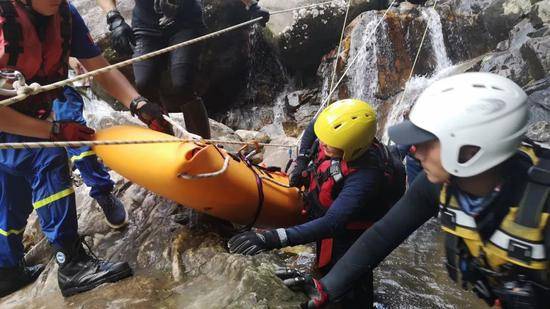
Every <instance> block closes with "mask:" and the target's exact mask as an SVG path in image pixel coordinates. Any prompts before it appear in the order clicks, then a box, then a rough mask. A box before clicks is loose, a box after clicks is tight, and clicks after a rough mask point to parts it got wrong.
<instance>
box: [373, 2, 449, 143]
mask: <svg viewBox="0 0 550 309" xmlns="http://www.w3.org/2000/svg"><path fill="white" fill-rule="evenodd" d="M421 14H422V17H423V18H424V19H425V20H426V24H427V27H428V34H429V38H430V42H431V50H432V56H433V57H434V59H435V63H436V66H435V71H434V73H433V74H432V75H431V76H418V75H415V76H413V77H412V78H411V79H410V80H409V81H408V82H407V85H406V86H405V89H406V93H405V92H402V93H401V94H399V95H398V96H397V98H395V101H394V104H392V107H391V110H390V112H389V114H388V117H387V121H386V125H385V128H384V133H383V136H382V140H383V141H384V142H387V141H388V140H389V138H388V133H387V130H386V129H387V128H388V127H389V126H391V125H393V124H395V123H398V122H399V121H401V120H402V117H403V113H405V112H406V111H408V110H409V109H410V108H411V107H412V106H413V104H414V102H415V101H416V99H417V98H418V96H419V95H420V93H421V92H422V91H423V90H424V89H425V88H426V87H427V86H428V85H430V84H431V83H433V82H434V81H436V80H438V79H441V78H443V77H446V76H449V75H452V74H453V73H454V72H455V69H456V67H455V66H453V64H452V62H451V60H450V59H449V57H448V56H447V49H446V47H445V41H444V39H443V27H442V25H441V19H440V16H439V14H438V13H437V12H436V11H435V10H434V9H433V8H431V7H429V8H424V9H422V11H421Z"/></svg>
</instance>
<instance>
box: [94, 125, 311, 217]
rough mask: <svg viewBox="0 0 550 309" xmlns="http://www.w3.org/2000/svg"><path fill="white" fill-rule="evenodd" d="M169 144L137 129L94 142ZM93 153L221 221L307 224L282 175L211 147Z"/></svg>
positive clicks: (138, 147) (136, 147) (100, 135)
mask: <svg viewBox="0 0 550 309" xmlns="http://www.w3.org/2000/svg"><path fill="white" fill-rule="evenodd" d="M170 138H173V137H172V136H170V135H167V134H164V133H160V132H156V131H153V130H149V129H147V128H142V127H137V126H117V127H112V128H108V129H104V130H101V131H98V132H97V133H96V140H158V139H170ZM93 150H94V151H95V152H96V153H97V155H98V156H99V157H100V158H101V159H102V160H103V162H104V163H105V164H106V165H107V166H109V167H110V168H111V169H113V170H114V171H116V172H117V173H119V174H121V175H122V176H124V177H126V178H128V179H129V180H131V181H132V182H134V183H137V184H139V185H141V186H143V187H145V188H147V189H148V190H150V191H152V192H155V193H157V194H159V195H161V196H163V197H165V198H167V199H170V200H173V201H176V202H178V203H180V204H182V205H185V206H186V207H191V208H194V209H196V210H198V211H201V212H204V213H207V214H209V215H212V216H215V217H218V218H220V219H225V220H229V221H231V222H235V223H238V224H243V225H248V224H254V226H258V227H282V226H292V225H295V224H299V223H300V222H303V221H304V219H305V218H304V216H303V215H301V211H302V209H303V200H302V198H301V196H300V193H299V192H298V189H296V188H287V187H284V186H281V185H280V184H281V183H282V184H285V185H288V178H287V177H286V176H285V175H284V174H282V173H277V172H275V173H272V172H267V171H265V170H263V169H261V168H259V167H256V166H250V165H248V164H247V163H245V162H244V161H243V160H242V159H239V158H238V157H237V156H231V155H229V154H228V153H227V152H226V151H225V150H223V149H220V148H217V147H215V146H213V145H208V144H200V143H193V142H185V143H184V142H182V143H178V142H176V143H162V144H132V145H116V146H111V145H109V146H95V147H93ZM277 182H278V183H279V184H277Z"/></svg>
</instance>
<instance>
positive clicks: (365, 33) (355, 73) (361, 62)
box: [348, 12, 388, 103]
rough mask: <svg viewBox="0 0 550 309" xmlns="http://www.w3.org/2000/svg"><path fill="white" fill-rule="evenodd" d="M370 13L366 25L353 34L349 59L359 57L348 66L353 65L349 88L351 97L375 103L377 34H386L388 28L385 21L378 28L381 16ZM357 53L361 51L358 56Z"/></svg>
mask: <svg viewBox="0 0 550 309" xmlns="http://www.w3.org/2000/svg"><path fill="white" fill-rule="evenodd" d="M368 14H369V15H371V16H372V18H368V19H363V21H365V22H366V25H364V26H363V25H361V26H358V27H356V28H355V29H354V31H353V33H352V34H351V37H352V44H351V46H350V54H349V57H348V59H354V58H355V57H358V58H357V60H356V61H355V63H348V66H349V65H351V66H352V67H351V68H350V70H349V72H348V76H349V83H348V85H349V86H348V88H349V95H350V97H352V98H356V99H361V100H364V101H367V102H373V103H374V102H375V101H376V98H375V96H374V94H375V93H376V90H377V87H378V67H377V63H378V59H377V54H378V52H377V51H378V46H377V35H384V36H385V35H386V34H387V32H388V30H387V25H386V23H384V22H383V23H381V24H380V26H379V27H380V28H378V29H376V25H377V24H378V22H379V20H380V18H381V17H380V16H378V15H377V14H376V13H375V12H372V13H371V12H369V13H368ZM367 20H368V21H367ZM375 31H377V32H378V33H375ZM355 37H361V39H360V40H354V39H353V38H355ZM357 53H359V55H358V56H357Z"/></svg>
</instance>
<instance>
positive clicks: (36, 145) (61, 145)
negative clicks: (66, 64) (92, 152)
mask: <svg viewBox="0 0 550 309" xmlns="http://www.w3.org/2000/svg"><path fill="white" fill-rule="evenodd" d="M193 142H197V140H196V139H180V138H176V137H174V138H168V139H151V140H103V141H66V142H48V141H44V142H28V143H0V150H2V149H37V148H65V147H70V148H78V147H83V146H88V147H92V146H116V145H132V144H166V143H193ZM200 142H201V143H210V144H216V145H217V144H224V145H258V146H262V147H276V148H293V147H295V145H285V144H266V143H256V142H254V141H252V142H241V141H227V140H217V139H201V140H200Z"/></svg>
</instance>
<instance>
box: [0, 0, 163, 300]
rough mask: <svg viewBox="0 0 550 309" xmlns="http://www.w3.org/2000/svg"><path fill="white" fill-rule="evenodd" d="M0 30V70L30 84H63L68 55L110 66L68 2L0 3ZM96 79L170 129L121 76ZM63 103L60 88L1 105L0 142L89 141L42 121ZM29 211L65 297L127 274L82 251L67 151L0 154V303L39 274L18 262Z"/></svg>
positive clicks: (74, 130)
mask: <svg viewBox="0 0 550 309" xmlns="http://www.w3.org/2000/svg"><path fill="white" fill-rule="evenodd" d="M0 25H1V27H0V70H2V71H4V72H6V71H8V72H9V71H17V72H20V73H22V75H23V76H24V77H25V79H26V80H27V82H28V83H29V84H30V83H32V82H37V83H39V84H42V85H44V84H49V83H53V82H57V81H60V80H63V79H66V78H67V67H68V60H69V56H74V57H76V58H78V59H79V60H80V62H81V63H82V65H83V66H84V67H85V68H86V69H87V70H95V69H98V68H102V67H105V66H107V65H108V62H107V61H106V60H105V59H104V58H103V56H102V55H101V51H100V50H99V48H98V47H97V46H96V45H94V43H93V41H92V39H91V37H90V35H89V31H88V29H87V27H86V25H85V24H84V21H83V20H82V17H81V16H80V15H79V14H78V12H77V10H76V9H75V8H74V7H73V6H72V5H70V4H69V3H68V2H67V1H66V0H40V1H36V0H35V1H31V0H1V1H0ZM96 81H98V82H99V83H100V85H101V86H102V87H103V88H104V89H105V90H107V92H109V93H110V94H111V95H112V96H113V97H115V98H116V99H118V100H119V101H120V102H122V103H123V104H124V105H126V106H127V107H132V110H133V112H134V113H135V114H137V115H138V117H139V118H140V119H141V120H143V121H144V122H145V123H147V124H148V125H149V127H151V128H154V129H158V130H164V131H168V130H169V129H171V128H170V127H169V124H167V123H166V121H165V120H164V119H163V118H162V117H163V114H162V111H161V110H160V109H159V108H157V105H155V104H151V103H150V102H149V101H147V99H145V98H143V97H141V96H140V95H139V93H138V92H137V91H136V90H135V89H134V88H133V87H132V85H131V84H130V83H129V82H128V81H127V80H126V78H125V77H124V76H123V75H122V74H121V73H120V72H119V71H116V70H113V71H109V72H106V73H104V74H101V75H99V76H97V77H96ZM62 97H63V88H60V89H56V90H52V91H49V92H45V93H42V94H38V95H34V96H31V97H29V98H28V99H26V100H24V101H22V102H19V103H16V104H13V105H10V106H7V107H6V106H4V107H0V143H10V142H35V141H81V140H90V139H92V137H93V134H94V131H93V130H92V129H90V128H88V127H86V126H84V125H81V124H79V123H76V122H73V121H53V122H52V121H49V120H48V119H49V116H50V114H51V110H52V102H53V101H54V100H55V99H58V98H62ZM4 99H5V97H4ZM33 209H34V210H35V211H36V212H37V215H38V217H39V220H40V225H41V228H42V231H43V232H44V234H45V235H46V237H47V239H48V241H49V242H50V243H51V244H52V246H53V248H54V251H55V259H56V261H57V263H58V264H59V271H58V282H59V287H60V289H61V293H62V294H63V295H64V296H69V295H73V294H75V293H79V292H83V291H86V290H90V289H93V288H95V287H96V286H98V285H100V284H103V283H105V282H115V281H117V280H120V279H123V278H125V277H128V276H131V275H132V269H131V268H130V266H129V265H128V263H126V262H109V261H105V260H100V259H98V258H96V257H95V255H93V254H89V253H88V252H87V251H86V250H85V249H84V247H83V246H82V243H81V241H80V238H79V236H78V232H77V231H78V225H77V217H76V203H75V194H74V189H73V186H72V182H71V177H70V174H69V166H68V158H67V152H66V151H65V149H63V148H41V149H25V150H0V297H1V296H5V295H8V294H10V293H12V292H14V291H16V290H18V289H20V288H21V287H23V286H25V285H27V284H29V283H31V282H33V281H34V280H36V279H37V277H38V276H39V275H40V273H41V272H42V270H43V269H44V266H43V265H35V266H27V265H26V264H25V261H24V248H23V244H22V236H23V232H24V230H25V225H26V223H27V218H28V216H29V214H30V213H31V212H32V211H33Z"/></svg>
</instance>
